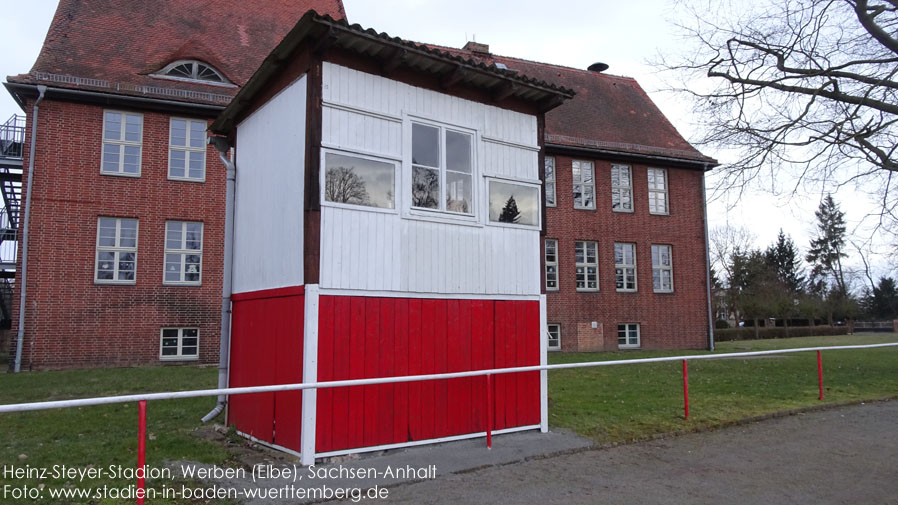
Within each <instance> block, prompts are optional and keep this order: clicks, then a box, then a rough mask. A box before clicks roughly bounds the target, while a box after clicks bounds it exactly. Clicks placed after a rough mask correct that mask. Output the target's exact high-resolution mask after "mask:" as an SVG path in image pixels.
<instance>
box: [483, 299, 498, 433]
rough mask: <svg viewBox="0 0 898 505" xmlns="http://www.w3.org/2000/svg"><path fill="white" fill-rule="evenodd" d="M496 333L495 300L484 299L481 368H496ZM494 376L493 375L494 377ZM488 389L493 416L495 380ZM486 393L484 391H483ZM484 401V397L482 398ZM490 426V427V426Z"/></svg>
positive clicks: (485, 418) (494, 408)
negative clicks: (491, 399)
mask: <svg viewBox="0 0 898 505" xmlns="http://www.w3.org/2000/svg"><path fill="white" fill-rule="evenodd" d="M495 333H496V302H494V301H492V300H486V301H484V302H483V333H482V337H483V356H482V358H483V361H482V362H481V370H489V369H493V368H496V347H495V345H496V344H495V337H496V335H495ZM494 378H495V377H494ZM490 389H492V391H490V394H491V397H492V398H493V401H492V402H491V403H490V404H488V406H489V408H490V412H491V414H490V416H492V418H495V415H496V401H495V398H496V381H492V382H491V383H490ZM484 394H486V391H484ZM484 401H486V398H484ZM483 415H484V417H483V422H484V424H485V423H486V420H487V413H486V412H484V413H483ZM492 427H495V421H494V422H493V426H492ZM492 427H491V428H492Z"/></svg>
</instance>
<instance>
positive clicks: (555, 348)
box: [546, 347, 561, 352]
mask: <svg viewBox="0 0 898 505" xmlns="http://www.w3.org/2000/svg"><path fill="white" fill-rule="evenodd" d="M546 350H547V351H549V352H561V347H549V348H547V349H546Z"/></svg>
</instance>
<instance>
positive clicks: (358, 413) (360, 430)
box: [348, 297, 365, 447]
mask: <svg viewBox="0 0 898 505" xmlns="http://www.w3.org/2000/svg"><path fill="white" fill-rule="evenodd" d="M349 304H350V305H349V318H350V319H349V326H350V330H349V347H348V351H349V378H350V379H362V378H364V377H365V299H364V298H362V297H351V298H350V301H349ZM364 407H365V392H364V390H363V389H362V387H361V386H352V387H350V388H349V447H364V426H365V410H364Z"/></svg>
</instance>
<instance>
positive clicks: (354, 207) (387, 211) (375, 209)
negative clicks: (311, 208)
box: [321, 201, 399, 214]
mask: <svg viewBox="0 0 898 505" xmlns="http://www.w3.org/2000/svg"><path fill="white" fill-rule="evenodd" d="M321 206H322V207H330V208H333V209H342V210H355V211H359V212H377V213H379V214H398V213H399V212H398V211H397V210H396V209H395V208H394V209H386V208H383V207H371V206H369V205H352V204H349V203H336V202H327V201H322V202H321Z"/></svg>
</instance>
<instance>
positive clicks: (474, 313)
mask: <svg viewBox="0 0 898 505" xmlns="http://www.w3.org/2000/svg"><path fill="white" fill-rule="evenodd" d="M486 303H487V302H484V301H483V300H473V301H472V302H471V304H470V306H469V307H470V312H471V316H470V319H471V352H470V358H471V366H470V369H471V370H483V369H485V368H486V367H485V366H484V361H485V357H484V356H485V354H486V350H485V349H484V338H483V334H484V331H485V325H484V318H485V308H484V305H485V304H486ZM485 406H486V377H485V376H484V377H474V378H472V379H471V431H472V432H475V431H483V430H485V429H486V408H485Z"/></svg>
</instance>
